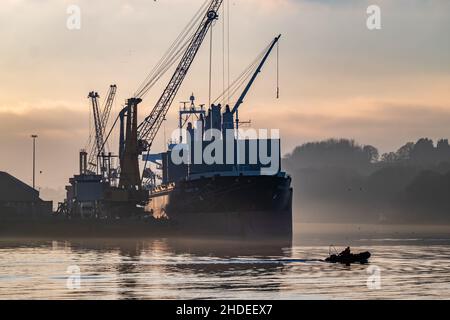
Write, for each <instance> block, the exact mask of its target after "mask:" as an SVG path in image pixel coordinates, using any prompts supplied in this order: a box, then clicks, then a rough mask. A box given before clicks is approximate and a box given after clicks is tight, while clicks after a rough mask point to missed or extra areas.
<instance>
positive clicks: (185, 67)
mask: <svg viewBox="0 0 450 320" xmlns="http://www.w3.org/2000/svg"><path fill="white" fill-rule="evenodd" d="M222 2H223V0H213V1H211V4H210V6H209V7H208V10H207V12H206V15H205V17H204V18H203V19H202V22H201V24H200V26H199V27H198V29H197V31H196V32H195V34H194V36H193V37H192V40H191V42H190V43H189V45H188V47H187V49H186V51H185V53H184V55H183V57H182V59H181V61H180V62H179V64H178V66H177V68H176V69H175V73H174V74H173V76H172V78H171V80H170V81H169V83H168V85H167V87H166V89H165V90H164V92H163V94H162V95H161V97H160V99H159V100H158V102H157V103H156V105H155V107H154V108H153V110H152V111H151V113H150V115H149V116H148V117H147V118H146V119H145V120H144V121H143V122H142V123H141V124H140V125H139V127H138V139H139V140H140V141H141V143H140V144H141V145H144V146H145V149H147V150H140V151H141V152H142V151H148V149H149V148H150V147H151V145H152V143H153V140H154V139H155V137H156V134H157V133H158V131H159V129H160V128H161V125H162V123H163V121H164V119H165V116H166V114H167V112H168V111H169V108H170V106H171V104H172V102H173V100H174V99H175V96H176V94H177V92H178V90H179V88H180V87H181V84H182V83H183V80H184V79H185V77H186V75H187V73H188V71H189V68H190V67H191V65H192V62H193V61H194V59H195V57H196V55H197V52H198V50H199V49H200V47H201V44H202V42H203V40H204V38H205V36H206V34H207V33H208V31H209V29H210V27H211V24H212V23H213V21H214V20H216V19H217V17H218V10H219V9H220V6H221V5H222Z"/></svg>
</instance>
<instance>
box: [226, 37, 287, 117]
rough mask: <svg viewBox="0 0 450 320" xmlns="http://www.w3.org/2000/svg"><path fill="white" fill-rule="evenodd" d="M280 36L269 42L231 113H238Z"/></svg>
mask: <svg viewBox="0 0 450 320" xmlns="http://www.w3.org/2000/svg"><path fill="white" fill-rule="evenodd" d="M280 38H281V34H280V35H278V37H276V38H275V39H274V40H273V41H272V43H271V44H270V46H269V49H268V50H267V52H266V54H265V55H264V57H263V58H262V60H261V63H260V64H259V65H258V68H256V71H255V73H254V74H253V76H252V77H251V79H250V81H249V82H248V84H247V86H246V87H245V89H244V91H243V92H242V94H241V96H240V97H239V99H238V100H237V102H236V104H235V105H234V108H233V110H232V113H233V114H237V113H238V110H239V107H240V106H241V104H242V103H244V99H245V97H246V96H247V93H248V92H249V90H250V88H251V87H252V85H253V83H254V82H255V80H256V78H257V77H258V75H259V73H260V72H261V69H262V67H263V66H264V64H265V63H266V60H267V58H268V57H269V56H270V53H271V52H272V50H273V48H274V47H275V45H276V44H277V43H278V41H279V40H280ZM236 119H237V120H238V118H237V117H236Z"/></svg>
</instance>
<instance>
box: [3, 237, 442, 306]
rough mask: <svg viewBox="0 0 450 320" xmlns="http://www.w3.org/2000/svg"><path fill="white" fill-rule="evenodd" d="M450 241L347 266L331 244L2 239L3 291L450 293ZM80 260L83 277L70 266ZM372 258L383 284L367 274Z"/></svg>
mask: <svg viewBox="0 0 450 320" xmlns="http://www.w3.org/2000/svg"><path fill="white" fill-rule="evenodd" d="M449 248H450V245H444V244H442V243H441V244H439V245H429V246H423V245H407V246H401V245H400V246H399V245H395V246H393V245H387V244H384V245H382V246H380V245H377V246H365V247H364V249H370V251H371V252H372V253H374V257H373V260H371V263H370V264H369V265H352V266H350V267H348V266H342V265H335V264H326V263H324V262H322V261H320V259H322V258H324V256H325V255H326V254H327V252H328V247H326V246H315V247H304V246H293V247H291V246H287V247H283V246H271V245H268V244H260V245H256V244H251V243H242V242H232V241H226V242H219V241H205V240H169V239H166V240H164V239H162V240H161V239H158V240H156V239H155V240H142V241H131V240H130V241H121V242H118V241H117V240H111V241H106V240H98V241H93V240H88V241H79V240H77V241H65V242H56V241H53V242H52V241H41V242H40V241H20V242H13V241H6V240H2V241H0V299H217V298H219V299H220V298H223V299H241V298H242V299H310V298H313V299H343V298H354V299H370V298H394V299H396V298H439V299H442V298H450V264H449V261H450V250H449ZM354 249H355V250H358V249H359V248H357V247H354ZM424 261H426V263H424ZM75 266H76V268H77V267H79V270H80V274H79V276H80V282H79V287H78V286H77V285H76V284H77V282H76V281H75V282H73V281H72V280H73V279H74V277H78V274H77V273H75V274H74V273H68V270H71V271H72V272H73V270H76V268H75V269H73V267H75ZM375 266H379V267H380V277H381V278H380V279H381V282H380V288H378V289H377V288H370V287H368V282H367V281H368V279H369V277H370V274H369V273H368V268H370V267H375ZM70 268H72V269H70ZM372 269H373V268H372ZM68 280H69V281H68ZM71 281H72V282H71ZM73 284H75V286H73ZM68 285H69V286H68Z"/></svg>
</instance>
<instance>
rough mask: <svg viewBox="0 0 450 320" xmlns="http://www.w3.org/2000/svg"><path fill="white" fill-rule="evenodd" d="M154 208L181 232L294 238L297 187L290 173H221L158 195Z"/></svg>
mask: <svg viewBox="0 0 450 320" xmlns="http://www.w3.org/2000/svg"><path fill="white" fill-rule="evenodd" d="M149 209H150V210H151V212H153V214H154V215H155V216H156V217H161V216H167V217H168V218H169V219H170V221H172V223H174V224H175V225H176V226H177V229H178V232H179V233H180V234H181V235H211V236H226V237H232V236H238V237H244V238H261V239H284V240H290V239H291V238H292V188H291V179H290V177H286V176H228V177H227V176H225V177H224V176H216V177H209V178H199V179H195V180H188V181H183V182H180V183H179V184H178V185H177V186H176V187H175V188H173V189H171V190H162V191H160V192H157V193H152V194H151V196H150V204H149Z"/></svg>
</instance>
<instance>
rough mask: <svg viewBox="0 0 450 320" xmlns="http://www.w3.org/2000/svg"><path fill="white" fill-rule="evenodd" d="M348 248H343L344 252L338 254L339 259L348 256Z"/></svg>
mask: <svg viewBox="0 0 450 320" xmlns="http://www.w3.org/2000/svg"><path fill="white" fill-rule="evenodd" d="M350 253H351V252H350V247H347V248H345V250H344V251H342V252H341V253H339V256H340V257H343V256H348V255H350Z"/></svg>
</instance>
